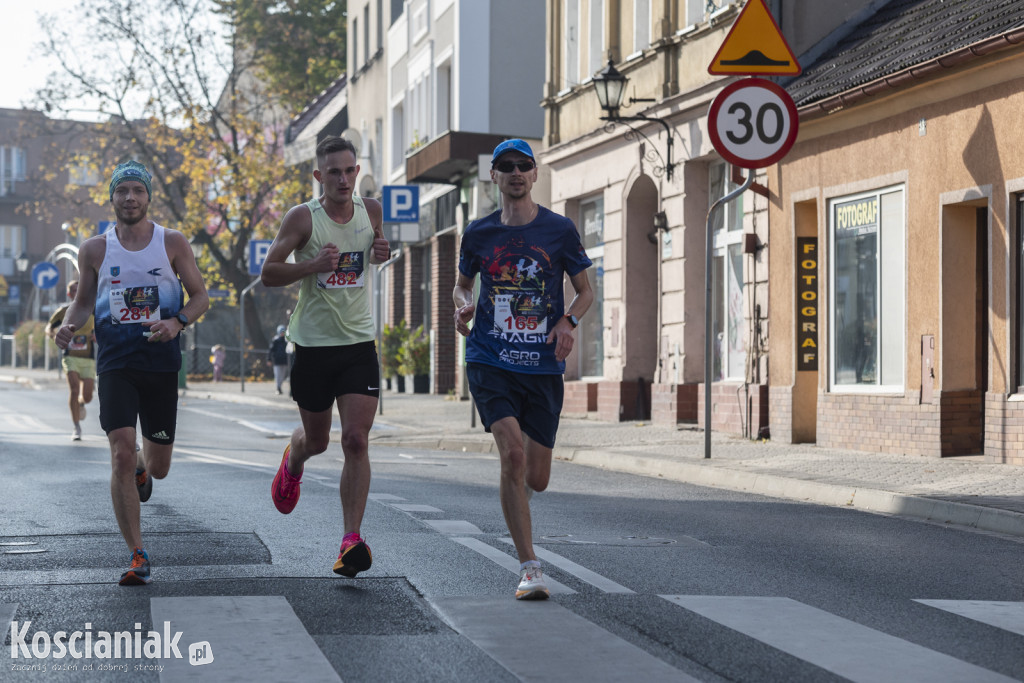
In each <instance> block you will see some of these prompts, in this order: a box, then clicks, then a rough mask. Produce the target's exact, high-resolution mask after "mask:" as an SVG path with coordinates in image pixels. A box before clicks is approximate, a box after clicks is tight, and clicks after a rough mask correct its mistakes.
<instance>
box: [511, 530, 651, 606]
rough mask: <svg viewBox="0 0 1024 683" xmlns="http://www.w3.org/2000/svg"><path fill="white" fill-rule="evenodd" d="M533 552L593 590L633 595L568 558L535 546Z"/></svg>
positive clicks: (624, 588)
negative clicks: (588, 585) (587, 584)
mask: <svg viewBox="0 0 1024 683" xmlns="http://www.w3.org/2000/svg"><path fill="white" fill-rule="evenodd" d="M498 540H499V541H501V542H503V543H508V544H509V545H515V544H514V543H513V542H512V539H511V538H508V537H506V538H499V539H498ZM533 552H534V553H536V555H537V557H538V558H540V559H542V560H544V561H545V562H547V563H548V564H553V565H555V566H556V567H558V568H559V569H561V570H562V571H563V572H565V573H567V574H572V575H573V576H575V577H576V578H577V579H580V580H581V581H585V582H586V583H589V584H590V585H591V586H593V587H594V588H597V589H598V590H602V591H604V592H605V593H633V591H631V590H630V589H628V588H626V587H625V586H622V585H619V584H617V583H615V582H614V581H612V580H611V579H608V578H605V577H603V576H601V575H600V574H598V573H597V572H592V571H590V570H589V569H587V568H586V567H584V566H583V565H579V564H576V563H575V562H573V561H572V560H570V559H569V558H567V557H562V556H561V555H558V554H556V553H553V552H551V551H550V550H545V549H544V548H538V547H537V546H534V548H533Z"/></svg>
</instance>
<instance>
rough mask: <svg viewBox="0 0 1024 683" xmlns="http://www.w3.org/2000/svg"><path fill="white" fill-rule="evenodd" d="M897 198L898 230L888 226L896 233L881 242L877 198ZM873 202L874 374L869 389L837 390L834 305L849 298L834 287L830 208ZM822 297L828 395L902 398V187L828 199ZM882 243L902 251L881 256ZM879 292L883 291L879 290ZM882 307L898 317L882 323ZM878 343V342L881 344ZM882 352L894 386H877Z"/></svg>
mask: <svg viewBox="0 0 1024 683" xmlns="http://www.w3.org/2000/svg"><path fill="white" fill-rule="evenodd" d="M897 193H898V194H899V195H900V202H899V206H900V209H901V210H900V220H901V221H902V224H901V225H900V226H898V227H897V226H890V227H888V230H889V231H894V230H898V233H892V232H890V233H889V234H888V235H885V236H884V237H883V234H882V233H883V232H884V231H886V229H887V226H886V225H885V224H883V223H882V222H881V221H882V214H883V210H882V196H883V195H892V194H897ZM873 196H874V197H877V198H878V218H877V220H878V225H877V234H878V239H877V240H876V243H875V256H876V258H875V292H876V298H877V300H876V301H875V309H876V310H875V324H876V326H877V331H876V340H877V341H876V343H875V354H874V362H875V372H876V376H877V377H878V379H877V380H876V382H875V383H873V384H867V383H856V384H850V383H843V384H840V383H839V382H838V381H837V377H836V360H837V357H838V355H839V354H838V346H837V340H836V332H837V328H838V324H837V322H836V316H837V315H838V314H839V310H838V308H839V299H840V297H843V298H844V300H845V297H846V295H847V294H848V293H849V292H846V291H845V290H841V289H840V283H839V282H837V278H838V273H837V268H838V266H837V264H836V242H837V239H836V207H837V206H839V205H843V204H848V203H850V202H856V201H859V200H863V199H867V198H870V197H873ZM827 221H828V242H829V249H828V264H829V269H828V273H829V274H828V278H829V279H828V291H829V310H828V323H827V324H828V331H829V342H828V343H829V347H828V348H829V352H828V384H829V391H830V392H832V393H837V394H839V393H842V394H902V393H904V391H905V385H906V371H907V367H906V359H907V339H906V310H907V301H906V297H907V284H906V282H907V262H906V253H907V251H906V241H907V191H906V186H905V185H902V184H900V185H891V186H887V187H882V188H879V189H876V190H870V191H868V192H859V193H856V194H851V195H845V196H842V197H833V198H831V199H829V200H828V217H827ZM883 240H885V241H886V244H898V245H899V246H900V247H902V250H901V251H899V252H898V253H893V251H894V250H892V249H890V250H888V251H889V253H888V254H883V252H884V251H885V250H884V249H883V244H882V241H883ZM887 263H888V264H889V268H890V269H892V268H893V267H895V266H896V264H897V263H898V269H899V272H896V273H893V272H883V270H884V269H885V265H886V264H887ZM883 286H884V289H883ZM883 291H884V292H885V296H881V294H880V293H881V292H883ZM883 306H886V307H887V310H893V309H890V308H889V307H891V306H898V308H897V309H895V310H897V311H898V312H901V314H898V315H889V316H888V318H889V319H890V321H891V322H890V323H885V324H884V323H883V318H885V317H886V316H885V314H884V313H883V310H882V307H883ZM883 337H884V338H883ZM884 348H888V349H890V350H891V352H892V353H895V354H897V356H896V358H897V359H898V360H899V365H900V368H899V371H898V372H896V374H898V376H899V383H898V384H896V383H892V382H890V383H889V384H883V383H882V379H881V375H882V373H883V371H884V363H885V362H888V359H887V358H886V359H883V358H882V352H883V349H884Z"/></svg>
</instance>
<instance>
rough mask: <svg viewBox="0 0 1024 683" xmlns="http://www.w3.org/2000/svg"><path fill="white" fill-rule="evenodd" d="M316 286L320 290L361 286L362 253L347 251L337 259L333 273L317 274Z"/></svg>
mask: <svg viewBox="0 0 1024 683" xmlns="http://www.w3.org/2000/svg"><path fill="white" fill-rule="evenodd" d="M316 286H317V287H318V288H320V289H340V288H342V287H362V286H363V252H361V251H347V252H345V253H343V254H341V255H340V256H339V258H338V267H337V269H335V271H334V272H333V273H317V276H316Z"/></svg>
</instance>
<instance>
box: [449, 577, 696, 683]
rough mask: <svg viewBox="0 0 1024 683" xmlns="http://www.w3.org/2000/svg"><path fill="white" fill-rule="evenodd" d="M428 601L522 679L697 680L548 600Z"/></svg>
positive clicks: (684, 682) (679, 681)
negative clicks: (525, 606)
mask: <svg viewBox="0 0 1024 683" xmlns="http://www.w3.org/2000/svg"><path fill="white" fill-rule="evenodd" d="M431 602H432V604H433V605H434V608H435V609H436V610H437V611H438V612H440V613H441V614H442V615H443V616H444V618H445V620H446V621H447V622H448V623H449V624H451V625H452V627H453V628H455V630H456V631H458V632H459V633H461V634H462V635H463V636H465V637H466V638H468V639H469V640H470V641H471V642H472V643H473V644H474V645H476V646H477V647H479V648H480V649H481V650H483V651H484V652H486V653H487V654H488V655H490V656H491V657H492V658H493V659H494V660H495V661H497V662H498V663H499V664H501V665H502V666H503V667H505V668H506V669H508V670H509V671H510V672H512V674H513V675H515V676H517V677H518V678H519V679H520V680H522V681H588V682H589V683H595V682H598V681H622V680H633V681H645V683H646V682H648V681H650V682H657V681H673V682H675V683H687V682H689V681H696V679H694V678H691V677H690V676H687V675H686V674H684V673H683V672H681V671H679V670H677V669H675V668H673V667H671V666H669V665H668V664H666V663H665V662H663V661H661V660H660V659H658V658H657V657H655V656H654V655H651V654H648V653H647V652H644V651H643V650H641V649H640V648H638V647H637V646H635V645H633V644H632V643H629V642H626V641H625V640H623V639H622V638H619V637H618V636H616V635H613V634H612V633H609V632H608V631H606V630H604V629H603V628H601V627H599V626H597V625H595V624H592V623H591V622H589V621H588V620H586V619H584V618H583V617H581V616H579V615H577V614H575V613H573V612H571V611H569V610H568V609H566V608H564V607H562V606H561V605H559V604H557V603H554V602H551V601H547V602H545V603H539V604H536V603H535V604H533V605H530V609H523V605H522V604H521V603H517V602H516V601H515V600H511V599H509V598H504V597H502V598H476V597H474V598H441V599H437V600H433V601H431Z"/></svg>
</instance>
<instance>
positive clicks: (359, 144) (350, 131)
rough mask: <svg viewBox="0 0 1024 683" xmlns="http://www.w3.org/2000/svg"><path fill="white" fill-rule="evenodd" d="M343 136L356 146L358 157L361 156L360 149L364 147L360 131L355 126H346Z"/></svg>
mask: <svg viewBox="0 0 1024 683" xmlns="http://www.w3.org/2000/svg"><path fill="white" fill-rule="evenodd" d="M341 137H343V138H345V139H346V140H348V141H349V142H351V143H352V144H353V145H355V148H356V157H358V156H359V150H361V149H362V148H363V136H362V135H360V134H359V131H358V130H356V129H355V128H346V129H345V131H344V132H343V133H342V134H341Z"/></svg>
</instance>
